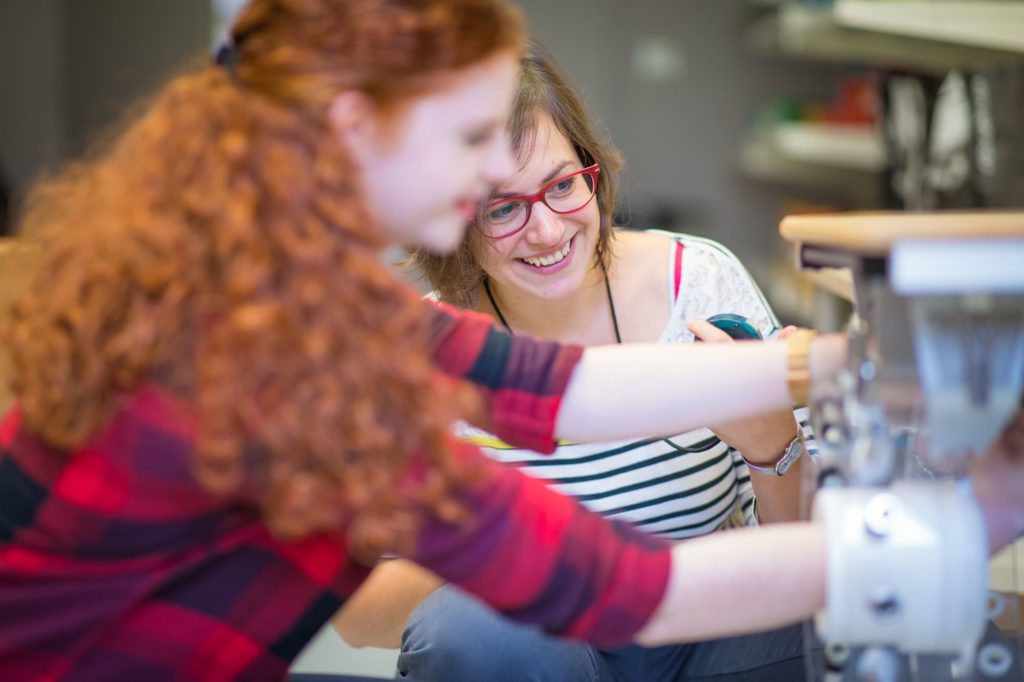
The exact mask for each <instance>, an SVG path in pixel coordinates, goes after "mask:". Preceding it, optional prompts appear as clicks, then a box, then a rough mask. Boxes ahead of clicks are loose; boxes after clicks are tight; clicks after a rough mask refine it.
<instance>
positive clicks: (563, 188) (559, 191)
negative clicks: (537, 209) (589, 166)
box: [546, 175, 578, 197]
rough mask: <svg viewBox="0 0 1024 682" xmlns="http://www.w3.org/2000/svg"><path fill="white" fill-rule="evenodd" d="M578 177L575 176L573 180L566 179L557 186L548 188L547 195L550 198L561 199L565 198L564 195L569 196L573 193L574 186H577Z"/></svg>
mask: <svg viewBox="0 0 1024 682" xmlns="http://www.w3.org/2000/svg"><path fill="white" fill-rule="evenodd" d="M577 177H578V176H575V175H574V176H572V177H571V178H564V179H562V180H559V181H558V182H556V183H555V184H553V185H551V187H550V188H548V191H547V192H546V194H547V195H548V196H556V197H560V196H564V195H566V194H568V193H569V192H571V191H572V187H573V185H574V184H576V178H577Z"/></svg>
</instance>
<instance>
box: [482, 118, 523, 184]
mask: <svg viewBox="0 0 1024 682" xmlns="http://www.w3.org/2000/svg"><path fill="white" fill-rule="evenodd" d="M515 172H516V160H515V156H514V155H513V154H512V142H511V140H509V137H508V132H506V131H505V130H502V131H501V134H499V135H495V136H494V141H493V143H492V144H491V148H490V149H489V150H488V154H487V158H486V159H485V160H484V165H483V176H484V180H486V181H487V183H488V184H490V185H496V184H498V183H499V182H501V181H502V180H505V179H506V178H508V177H509V176H510V175H512V174H513V173H515Z"/></svg>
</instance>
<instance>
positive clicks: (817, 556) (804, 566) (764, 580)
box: [636, 524, 826, 646]
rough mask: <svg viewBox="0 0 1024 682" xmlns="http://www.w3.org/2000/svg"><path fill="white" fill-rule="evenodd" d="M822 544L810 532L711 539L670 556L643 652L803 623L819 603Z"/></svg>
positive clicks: (803, 528)
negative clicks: (667, 574)
mask: <svg viewBox="0 0 1024 682" xmlns="http://www.w3.org/2000/svg"><path fill="white" fill-rule="evenodd" d="M825 562H826V557H825V536H824V529H823V528H822V527H821V526H818V525H815V524H780V525H777V526H772V527H769V528H759V529H742V530H735V531H727V532H722V533H715V534H714V535H710V536H706V537H702V538H697V539H695V540H688V541H686V542H684V543H681V544H679V545H677V546H676V547H675V548H674V549H673V551H672V574H671V577H670V579H669V585H668V589H667V591H666V593H665V598H664V600H663V601H662V603H661V606H660V607H659V608H658V610H657V611H656V612H655V614H654V617H653V618H652V619H651V621H650V622H649V623H648V624H647V625H646V626H645V627H644V629H643V630H641V631H640V633H638V635H637V637H636V641H637V643H639V644H642V645H644V646H659V645H663V644H670V643H676V642H687V641H697V640H706V639H713V638H716V637H723V636H727V635H735V634H742V633H748V632H757V631H760V630H766V629H769V628H773V627H779V626H781V625H785V624H788V623H795V622H798V621H800V620H803V619H805V618H807V617H809V616H810V615H811V614H812V613H814V611H816V610H817V609H819V608H821V607H822V606H823V605H824V600H825V565H826V563H825Z"/></svg>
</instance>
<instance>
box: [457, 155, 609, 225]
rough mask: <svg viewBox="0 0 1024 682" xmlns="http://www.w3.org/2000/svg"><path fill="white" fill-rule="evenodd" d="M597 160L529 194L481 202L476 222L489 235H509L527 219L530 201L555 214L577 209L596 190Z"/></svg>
mask: <svg viewBox="0 0 1024 682" xmlns="http://www.w3.org/2000/svg"><path fill="white" fill-rule="evenodd" d="M600 172H601V167H600V166H599V165H598V164H596V163H595V164H594V165H592V166H587V167H586V168H584V169H582V170H578V171H575V172H573V173H569V174H568V175H564V176H562V177H560V178H558V179H557V180H552V181H551V182H549V183H548V184H546V185H544V186H543V187H541V188H540V190H539V191H537V192H534V193H533V194H523V195H518V196H514V197H504V198H501V199H495V200H494V201H491V202H489V203H487V204H485V205H484V209H483V212H482V213H481V215H480V219H479V220H478V221H477V225H478V226H479V228H480V231H481V232H483V233H484V235H485V236H487V237H490V238H491V239H504V238H505V237H511V236H512V235H514V234H516V233H517V232H519V231H520V230H522V229H523V228H524V227H526V223H528V222H530V215H531V213H532V212H533V205H534V204H536V203H537V202H538V201H539V202H542V203H543V204H544V205H545V206H547V207H548V208H549V209H551V210H552V211H554V212H555V213H558V214H562V215H564V214H566V213H572V212H574V211H578V210H580V209H581V208H583V207H584V206H586V205H587V204H589V203H590V201H591V199H593V198H594V195H595V194H596V193H597V175H598V173H600Z"/></svg>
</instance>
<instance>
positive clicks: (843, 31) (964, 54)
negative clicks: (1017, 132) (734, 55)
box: [746, 0, 1024, 75]
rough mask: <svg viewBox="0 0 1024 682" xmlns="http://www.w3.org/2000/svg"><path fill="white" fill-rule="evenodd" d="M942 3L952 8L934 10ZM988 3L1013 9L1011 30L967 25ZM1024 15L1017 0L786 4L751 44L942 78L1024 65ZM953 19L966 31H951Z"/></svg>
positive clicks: (1005, 14)
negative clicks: (974, 12)
mask: <svg viewBox="0 0 1024 682" xmlns="http://www.w3.org/2000/svg"><path fill="white" fill-rule="evenodd" d="M939 5H941V6H947V5H948V6H951V7H949V8H946V10H945V11H943V10H942V9H941V8H939V9H933V11H928V8H932V6H939ZM989 5H1012V7H1009V8H1004V9H1003V10H1002V12H1000V13H999V14H998V16H999V17H1001V18H1002V19H1005V22H1006V24H1007V25H1005V26H1000V27H999V28H998V29H997V30H996V31H992V32H990V31H989V27H990V26H991V23H990V21H989V20H984V21H983V20H981V19H977V18H976V19H975V20H974V21H970V20H969V17H970V16H972V13H971V10H972V8H974V7H975V6H979V7H981V6H984V7H987V6H989ZM922 6H928V7H925V8H922ZM913 8H917V9H916V10H914V11H916V12H917V14H915V13H914V11H912V10H913ZM1022 10H1024V3H1017V2H977V3H975V2H950V1H948V0H945V1H942V2H921V1H919V2H899V3H895V2H881V1H878V0H838V2H837V3H836V5H835V7H834V8H830V7H816V6H809V5H804V4H801V3H785V4H782V5H780V6H779V7H778V9H777V10H775V11H773V12H771V13H769V14H768V15H767V16H765V17H763V18H762V19H761V20H759V21H757V22H755V23H754V24H753V25H752V26H751V27H750V28H749V30H748V32H747V36H746V42H747V44H748V45H749V46H750V47H751V48H753V49H756V50H759V51H762V52H769V53H776V54H781V55H785V56H789V57H795V58H801V59H813V60H819V61H832V62H844V63H860V64H867V65H873V66H883V67H896V68H907V69H912V70H915V71H920V72H922V73H931V74H937V75H941V74H945V73H947V72H948V71H950V70H954V69H978V68H989V67H993V66H997V65H1000V64H1016V63H1024V48H1022V47H1020V45H1019V43H1021V42H1022V41H1024V15H1022ZM978 16H985V15H978ZM993 16H994V15H993ZM922 17H924V18H922ZM954 17H958V18H959V19H961V20H962V21H960V24H961V27H949V26H948V25H947V22H949V21H954V20H955V19H954ZM993 36H994V37H993Z"/></svg>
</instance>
